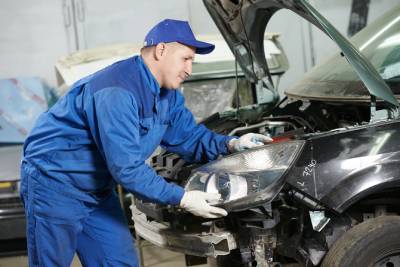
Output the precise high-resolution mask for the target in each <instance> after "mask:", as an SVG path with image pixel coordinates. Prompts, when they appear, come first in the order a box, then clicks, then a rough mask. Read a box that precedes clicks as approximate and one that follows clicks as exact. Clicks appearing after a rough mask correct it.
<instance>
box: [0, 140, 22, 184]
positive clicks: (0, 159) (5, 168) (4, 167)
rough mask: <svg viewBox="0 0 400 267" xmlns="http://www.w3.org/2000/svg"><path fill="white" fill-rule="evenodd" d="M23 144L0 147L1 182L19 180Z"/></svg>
mask: <svg viewBox="0 0 400 267" xmlns="http://www.w3.org/2000/svg"><path fill="white" fill-rule="evenodd" d="M22 147H23V146H22V145H10V146H8V145H7V146H1V147H0V182H4V181H15V180H19V173H20V172H19V168H20V164H21V156H22Z"/></svg>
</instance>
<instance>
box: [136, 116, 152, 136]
mask: <svg viewBox="0 0 400 267" xmlns="http://www.w3.org/2000/svg"><path fill="white" fill-rule="evenodd" d="M139 126H140V127H139V134H140V135H141V136H143V135H146V134H147V133H148V132H149V131H150V130H151V129H152V128H153V126H154V120H153V118H143V119H141V120H140V121H139Z"/></svg>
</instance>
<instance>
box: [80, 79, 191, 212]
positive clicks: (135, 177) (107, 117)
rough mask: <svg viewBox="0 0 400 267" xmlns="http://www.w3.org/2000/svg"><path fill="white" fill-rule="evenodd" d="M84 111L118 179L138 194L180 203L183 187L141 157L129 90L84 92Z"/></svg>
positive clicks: (136, 113) (108, 165)
mask: <svg viewBox="0 0 400 267" xmlns="http://www.w3.org/2000/svg"><path fill="white" fill-rule="evenodd" d="M84 111H85V115H86V118H87V121H88V124H89V128H90V132H91V134H92V136H93V138H94V140H95V142H96V144H97V147H98V148H99V150H100V151H102V153H103V157H104V159H105V161H106V163H107V167H108V170H109V171H110V173H111V175H112V176H113V178H114V179H115V180H116V181H117V182H118V183H120V184H121V185H122V186H123V187H124V188H126V189H127V190H128V191H130V192H132V193H134V194H135V195H136V196H138V197H140V198H144V199H147V200H150V201H153V202H158V203H163V204H172V205H176V204H179V203H180V201H181V199H182V197H183V194H184V190H183V188H182V187H180V186H177V185H174V184H170V183H168V182H166V181H165V180H164V178H163V177H161V176H158V175H157V174H156V173H155V171H154V170H153V169H152V168H150V167H149V166H148V165H146V164H145V162H144V161H143V160H142V159H141V157H140V155H141V143H140V135H139V116H138V108H137V104H136V100H135V98H134V97H133V95H132V94H131V93H130V92H129V91H127V90H125V89H122V88H116V87H110V88H106V89H102V90H100V91H98V92H96V93H94V94H93V95H92V96H91V95H87V96H85V107H84Z"/></svg>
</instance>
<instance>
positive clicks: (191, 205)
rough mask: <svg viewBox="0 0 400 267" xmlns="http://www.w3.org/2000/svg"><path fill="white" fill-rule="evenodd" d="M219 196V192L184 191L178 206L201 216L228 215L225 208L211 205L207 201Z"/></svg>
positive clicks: (216, 198)
mask: <svg viewBox="0 0 400 267" xmlns="http://www.w3.org/2000/svg"><path fill="white" fill-rule="evenodd" d="M220 198H221V195H220V194H213V193H205V192H202V191H189V192H185V194H184V195H183V197H182V200H181V203H180V206H181V207H182V208H184V209H185V210H187V211H188V212H190V213H192V214H193V215H196V216H200V217H203V218H219V217H222V216H226V215H228V213H227V212H226V210H224V209H221V208H217V207H213V206H211V205H210V204H208V203H207V201H217V200H218V199H220Z"/></svg>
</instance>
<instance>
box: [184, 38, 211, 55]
mask: <svg viewBox="0 0 400 267" xmlns="http://www.w3.org/2000/svg"><path fill="white" fill-rule="evenodd" d="M178 42H179V43H182V44H184V45H188V46H192V47H194V48H195V49H196V54H203V55H204V54H209V53H211V52H212V51H213V50H214V48H215V45H213V44H209V43H206V42H202V41H197V40H179V41H178Z"/></svg>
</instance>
